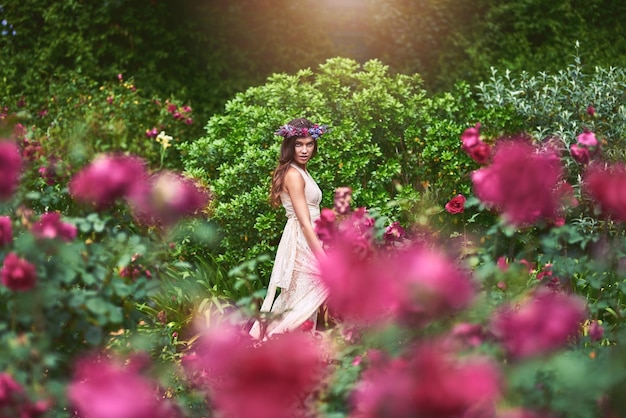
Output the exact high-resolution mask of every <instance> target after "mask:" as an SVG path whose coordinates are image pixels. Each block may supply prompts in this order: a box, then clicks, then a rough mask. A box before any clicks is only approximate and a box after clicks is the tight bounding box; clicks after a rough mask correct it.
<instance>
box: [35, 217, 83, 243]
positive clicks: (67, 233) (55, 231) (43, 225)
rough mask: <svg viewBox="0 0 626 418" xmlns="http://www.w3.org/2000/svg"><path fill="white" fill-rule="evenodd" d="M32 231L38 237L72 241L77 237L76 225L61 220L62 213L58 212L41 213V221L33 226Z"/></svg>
mask: <svg viewBox="0 0 626 418" xmlns="http://www.w3.org/2000/svg"><path fill="white" fill-rule="evenodd" d="M31 232H32V233H33V235H35V236H36V237H37V238H47V239H60V240H63V241H67V242H69V241H72V240H73V239H74V238H76V232H77V229H76V226H74V225H72V224H70V223H67V222H62V221H61V215H60V214H59V213H57V212H49V213H44V214H43V215H41V218H40V219H39V222H37V223H35V224H34V225H33V226H32V227H31Z"/></svg>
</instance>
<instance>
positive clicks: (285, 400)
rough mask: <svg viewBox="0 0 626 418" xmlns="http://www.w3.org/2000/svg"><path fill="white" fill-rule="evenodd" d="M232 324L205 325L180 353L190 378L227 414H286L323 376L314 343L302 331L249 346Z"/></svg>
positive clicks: (259, 417)
mask: <svg viewBox="0 0 626 418" xmlns="http://www.w3.org/2000/svg"><path fill="white" fill-rule="evenodd" d="M255 341H256V340H252V339H251V338H250V337H249V335H247V334H242V333H241V332H240V331H239V330H238V329H235V328H230V327H221V328H217V329H211V330H209V331H208V332H207V333H206V334H204V335H203V336H202V337H200V339H199V340H198V342H197V344H196V347H195V350H194V351H195V353H193V354H188V355H186V356H185V357H184V358H183V366H184V368H185V370H186V371H187V373H188V374H189V375H190V377H191V378H192V380H194V378H195V379H196V383H198V384H200V385H202V386H205V388H206V389H208V392H209V394H210V396H211V400H212V402H214V404H215V406H216V407H217V409H219V410H220V411H222V412H223V413H224V414H225V416H228V417H233V418H291V417H294V416H298V414H297V413H296V412H297V411H298V408H299V407H300V408H301V406H300V405H302V404H303V402H304V400H305V399H306V398H307V397H308V396H309V395H310V394H311V393H312V391H314V390H315V388H316V387H317V385H318V384H319V383H320V381H321V379H322V378H323V377H324V370H325V367H324V362H323V358H322V351H321V350H320V348H319V346H318V343H317V342H316V341H315V340H314V339H313V338H312V337H311V335H309V334H308V333H300V332H298V333H287V334H278V335H276V336H274V337H272V338H271V339H269V340H267V341H264V342H262V343H260V345H259V344H257V345H253V344H254V343H255Z"/></svg>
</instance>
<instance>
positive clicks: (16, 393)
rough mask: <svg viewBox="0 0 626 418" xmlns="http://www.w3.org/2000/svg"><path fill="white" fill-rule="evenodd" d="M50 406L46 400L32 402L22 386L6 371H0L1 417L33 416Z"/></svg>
mask: <svg viewBox="0 0 626 418" xmlns="http://www.w3.org/2000/svg"><path fill="white" fill-rule="evenodd" d="M49 407H50V404H49V402H47V401H38V402H34V403H33V402H32V401H31V400H30V399H28V397H27V394H26V392H25V391H24V388H22V386H21V385H20V384H19V383H17V382H16V381H15V380H14V379H13V377H12V376H11V375H10V374H8V373H0V413H3V415H2V416H3V417H7V418H8V417H19V418H35V417H39V416H42V415H43V414H44V413H45V412H46V411H47V410H48V408H49Z"/></svg>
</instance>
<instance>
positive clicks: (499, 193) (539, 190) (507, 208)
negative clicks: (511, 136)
mask: <svg viewBox="0 0 626 418" xmlns="http://www.w3.org/2000/svg"><path fill="white" fill-rule="evenodd" d="M561 177H562V167H561V164H560V162H559V159H558V158H556V157H555V156H554V155H553V154H552V153H548V152H543V153H539V152H538V149H537V148H536V147H534V146H533V145H531V144H530V143H528V142H527V141H524V140H511V141H508V140H507V141H500V142H499V143H498V144H497V145H496V151H495V154H494V157H493V163H492V164H491V165H489V166H488V167H484V168H481V169H479V170H476V171H474V172H473V173H472V181H473V183H474V191H475V193H476V195H477V196H478V198H479V199H480V200H481V201H483V202H484V203H485V204H487V205H490V206H492V207H495V208H497V209H499V210H500V211H501V212H502V213H503V215H504V217H505V219H507V220H508V221H509V222H511V223H512V224H514V225H523V224H530V223H533V222H535V221H538V220H540V219H542V218H546V219H554V218H555V217H556V216H557V215H558V209H559V207H560V203H561V200H562V199H561V196H560V195H559V193H558V189H557V185H558V184H559V182H560V180H561Z"/></svg>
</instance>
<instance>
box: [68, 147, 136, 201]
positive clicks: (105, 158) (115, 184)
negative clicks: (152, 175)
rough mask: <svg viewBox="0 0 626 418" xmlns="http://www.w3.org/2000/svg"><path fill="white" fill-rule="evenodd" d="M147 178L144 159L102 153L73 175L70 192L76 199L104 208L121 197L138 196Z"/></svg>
mask: <svg viewBox="0 0 626 418" xmlns="http://www.w3.org/2000/svg"><path fill="white" fill-rule="evenodd" d="M146 177H147V173H146V170H145V163H144V161H143V160H142V159H141V158H138V157H133V156H126V155H102V156H99V157H97V158H96V159H95V160H93V161H92V162H91V164H89V165H88V166H87V167H85V168H83V169H82V170H81V171H80V172H78V173H77V174H76V175H75V176H74V177H73V178H72V180H71V182H70V193H71V194H72V196H73V197H74V198H75V199H76V200H80V201H83V202H86V203H91V204H93V205H95V206H96V207H97V208H99V209H102V208H105V207H107V206H110V205H112V204H113V203H114V202H115V200H117V199H124V198H133V197H138V196H139V195H141V194H142V193H144V192H145V187H146V186H145V182H146Z"/></svg>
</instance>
